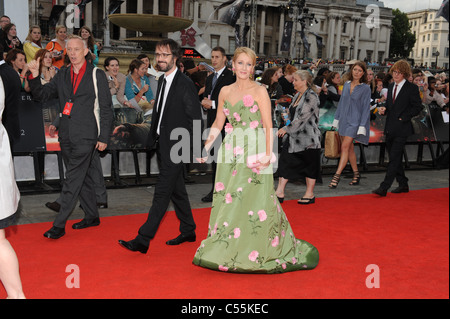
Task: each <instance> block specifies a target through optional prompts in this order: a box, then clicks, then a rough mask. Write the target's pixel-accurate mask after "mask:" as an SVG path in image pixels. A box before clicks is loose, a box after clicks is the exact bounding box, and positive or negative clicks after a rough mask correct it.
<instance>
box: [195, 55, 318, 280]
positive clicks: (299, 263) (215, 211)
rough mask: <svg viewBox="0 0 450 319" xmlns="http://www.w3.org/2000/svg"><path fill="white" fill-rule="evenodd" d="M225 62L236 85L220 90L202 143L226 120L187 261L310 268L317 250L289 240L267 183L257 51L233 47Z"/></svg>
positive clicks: (272, 269)
mask: <svg viewBox="0 0 450 319" xmlns="http://www.w3.org/2000/svg"><path fill="white" fill-rule="evenodd" d="M232 64H233V71H234V73H235V74H236V82H235V83H233V84H231V85H229V86H224V87H223V88H222V90H221V91H220V95H219V105H218V109H217V116H216V120H215V121H214V123H213V125H212V128H211V131H210V133H209V136H208V139H207V141H206V143H205V150H206V151H209V150H210V148H211V147H212V145H213V143H214V140H215V139H216V138H217V136H218V134H219V133H220V132H221V130H222V128H223V127H224V125H225V120H226V119H228V123H227V124H226V125H225V132H226V133H227V135H226V136H225V138H224V140H223V143H222V146H221V147H220V149H219V151H218V156H217V158H218V160H217V162H218V163H217V171H216V179H215V190H214V193H213V203H212V206H213V207H212V210H211V217H210V222H209V234H208V237H207V238H206V239H205V240H203V241H202V243H201V245H200V246H199V248H198V249H197V252H196V254H195V256H194V261H193V263H194V264H195V265H198V266H201V267H205V268H209V269H213V270H220V271H224V272H238V273H281V272H288V271H294V270H301V269H313V268H315V267H316V266H317V264H318V260H319V253H318V251H317V249H316V248H315V247H314V246H313V245H311V244H310V243H307V242H306V241H303V240H299V239H296V238H295V236H294V234H293V231H292V228H291V226H290V224H289V222H288V220H287V218H286V215H285V214H284V212H283V210H282V208H281V205H280V203H279V202H278V200H277V197H276V195H275V191H274V188H273V174H272V167H271V165H270V164H271V163H272V162H273V160H272V158H273V156H274V155H273V154H272V140H273V134H272V119H271V105H270V98H269V95H268V93H267V90H266V88H265V87H263V86H260V85H259V84H257V83H256V82H254V81H253V80H252V78H253V76H252V75H253V73H254V70H255V64H256V55H255V53H254V51H253V50H251V49H249V48H246V47H240V48H238V49H237V50H236V51H235V53H234V57H233V61H232ZM207 159H208V158H207V157H204V158H202V159H199V161H200V162H206V161H207ZM275 225H276V226H275Z"/></svg>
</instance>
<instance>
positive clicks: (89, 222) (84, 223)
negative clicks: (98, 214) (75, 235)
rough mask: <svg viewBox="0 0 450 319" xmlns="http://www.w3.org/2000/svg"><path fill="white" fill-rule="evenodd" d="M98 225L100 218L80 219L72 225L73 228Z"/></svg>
mask: <svg viewBox="0 0 450 319" xmlns="http://www.w3.org/2000/svg"><path fill="white" fill-rule="evenodd" d="M98 225H100V218H94V219H90V220H89V219H83V220H82V221H80V222H78V223H75V224H73V225H72V228H73V229H83V228H88V227H92V226H98Z"/></svg>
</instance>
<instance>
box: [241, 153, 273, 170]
mask: <svg viewBox="0 0 450 319" xmlns="http://www.w3.org/2000/svg"><path fill="white" fill-rule="evenodd" d="M264 156H266V153H265V152H263V153H259V154H255V155H251V156H248V157H247V167H248V168H250V169H252V168H255V167H258V166H259V164H258V163H257V162H258V161H259V159H260V158H263V157H264ZM276 161H277V157H276V156H275V154H274V153H273V152H272V157H271V158H270V164H273V163H275V162H276Z"/></svg>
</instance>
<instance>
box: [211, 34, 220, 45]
mask: <svg viewBox="0 0 450 319" xmlns="http://www.w3.org/2000/svg"><path fill="white" fill-rule="evenodd" d="M219 43H220V35H213V34H211V48H215V47H218V46H219Z"/></svg>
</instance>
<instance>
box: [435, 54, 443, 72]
mask: <svg viewBox="0 0 450 319" xmlns="http://www.w3.org/2000/svg"><path fill="white" fill-rule="evenodd" d="M439 55H441V53H440V52H439V51H436V53H434V56H435V57H436V64H435V65H434V67H435V68H436V69H437V67H438V57H439Z"/></svg>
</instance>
